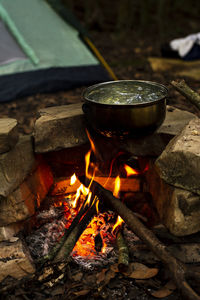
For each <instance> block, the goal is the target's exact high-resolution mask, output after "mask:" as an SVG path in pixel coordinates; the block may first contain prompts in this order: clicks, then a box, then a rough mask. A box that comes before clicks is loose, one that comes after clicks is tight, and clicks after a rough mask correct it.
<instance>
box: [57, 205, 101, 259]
mask: <svg viewBox="0 0 200 300" xmlns="http://www.w3.org/2000/svg"><path fill="white" fill-rule="evenodd" d="M95 204H96V202H95V203H94V204H93V205H92V206H91V207H89V208H88V210H87V212H86V213H85V215H84V217H83V218H82V219H81V221H80V222H79V223H78V224H77V225H76V226H75V227H74V229H73V230H72V231H71V233H70V234H69V235H68V237H67V239H66V240H65V242H64V244H63V246H62V247H61V248H60V250H59V252H58V254H57V255H56V256H55V259H54V261H53V262H55V263H57V262H63V261H65V262H67V261H68V260H69V258H70V253H71V252H72V250H73V248H74V246H75V245H76V242H77V241H78V239H79V237H80V236H81V234H82V233H83V231H84V230H85V228H86V227H87V225H88V224H89V222H90V221H91V219H92V217H93V216H94V214H95V212H96V205H95Z"/></svg>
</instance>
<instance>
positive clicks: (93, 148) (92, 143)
mask: <svg viewBox="0 0 200 300" xmlns="http://www.w3.org/2000/svg"><path fill="white" fill-rule="evenodd" d="M86 133H87V136H88V139H89V141H90V146H91V150H92V151H93V152H94V154H95V153H96V148H95V145H94V142H93V140H92V138H91V135H90V134H89V132H88V130H87V129H86Z"/></svg>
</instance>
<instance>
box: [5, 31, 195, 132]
mask: <svg viewBox="0 0 200 300" xmlns="http://www.w3.org/2000/svg"><path fill="white" fill-rule="evenodd" d="M90 36H91V38H92V41H93V42H94V44H95V45H96V47H97V49H98V50H99V51H100V53H101V54H102V56H103V57H104V59H105V60H106V61H107V63H108V64H109V65H110V67H111V68H112V70H113V71H114V73H115V75H116V76H117V78H118V79H137V80H152V81H156V82H158V83H161V84H164V85H166V86H167V87H168V88H169V99H168V104H170V105H173V106H176V107H178V108H180V109H183V110H188V111H190V112H193V113H196V114H198V111H197V109H196V108H195V107H193V106H192V105H191V104H190V103H189V102H188V100H186V99H185V98H184V97H183V96H181V95H180V94H179V93H178V92H176V91H175V90H174V89H173V88H172V87H171V85H170V81H171V80H173V79H177V78H176V77H175V76H174V73H173V72H171V73H170V71H169V70H166V71H164V72H154V71H153V70H152V68H151V65H150V63H149V61H148V58H149V57H160V42H159V39H158V40H155V39H153V38H151V36H147V37H146V38H145V39H143V38H139V37H138V36H137V37H134V35H131V33H130V34H126V35H124V36H122V35H121V36H120V35H117V34H114V33H112V32H104V31H92V32H90ZM179 78H183V77H179ZM184 79H186V82H187V83H188V84H189V85H190V86H191V87H192V88H194V89H195V90H196V91H198V88H200V87H199V85H198V81H197V80H193V79H191V78H185V77H184ZM85 88H86V87H80V88H76V89H73V90H69V91H60V92H56V93H51V94H36V95H33V96H29V97H24V98H20V99H16V100H14V101H11V102H8V103H0V116H1V117H10V118H15V119H17V121H18V124H19V130H20V131H21V132H22V133H24V134H30V133H31V132H32V130H33V127H34V123H35V120H36V117H37V114H38V111H39V110H40V109H42V108H44V107H49V106H57V105H65V104H72V103H77V102H79V101H82V93H83V90H84V89H85ZM199 91H200V90H199Z"/></svg>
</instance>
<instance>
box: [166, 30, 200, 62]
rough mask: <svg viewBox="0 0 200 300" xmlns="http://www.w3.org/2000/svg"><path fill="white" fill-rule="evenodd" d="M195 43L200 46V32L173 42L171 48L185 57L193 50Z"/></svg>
mask: <svg viewBox="0 0 200 300" xmlns="http://www.w3.org/2000/svg"><path fill="white" fill-rule="evenodd" d="M194 43H196V44H199V45H200V32H198V33H194V34H190V35H188V36H186V37H185V38H180V39H175V40H172V41H171V42H170V47H171V49H172V50H175V51H178V54H179V55H180V56H181V57H184V56H185V55H186V54H187V53H188V52H189V51H190V50H191V49H192V47H193V45H194Z"/></svg>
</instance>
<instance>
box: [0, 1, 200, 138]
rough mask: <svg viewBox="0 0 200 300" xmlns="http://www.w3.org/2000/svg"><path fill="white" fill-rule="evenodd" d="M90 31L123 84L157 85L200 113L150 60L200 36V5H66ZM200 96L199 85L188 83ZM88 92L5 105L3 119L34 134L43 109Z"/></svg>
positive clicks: (0, 114) (177, 103)
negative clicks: (150, 82) (190, 37)
mask: <svg viewBox="0 0 200 300" xmlns="http://www.w3.org/2000/svg"><path fill="white" fill-rule="evenodd" d="M62 1H63V4H64V5H66V6H67V7H68V8H70V9H71V10H72V12H73V13H74V15H75V16H76V17H77V18H78V19H79V20H80V22H81V24H83V26H84V27H85V28H86V29H87V31H88V33H89V36H90V37H91V40H92V41H93V43H94V44H95V46H96V47H97V48H98V50H99V51H100V53H101V54H102V56H103V57H104V58H105V60H106V61H107V62H108V64H109V65H110V67H111V68H112V70H113V71H114V73H115V74H116V76H117V77H118V79H141V80H153V81H157V82H159V83H162V84H165V85H166V86H167V87H168V88H169V100H168V103H169V104H171V105H174V106H176V107H178V108H181V109H184V110H188V111H191V112H194V113H196V114H198V112H197V109H195V108H194V107H193V106H192V105H191V104H190V103H189V102H188V100H186V99H185V98H184V97H182V96H180V95H179V94H178V92H176V91H174V89H173V88H172V87H171V85H170V81H171V80H173V79H177V78H175V77H174V74H173V73H169V72H168V71H167V70H166V72H162V73H160V72H153V71H152V69H151V66H150V64H149V62H148V57H152V56H156V57H160V56H161V46H162V45H163V44H164V43H167V42H169V41H170V40H171V39H174V38H179V37H184V36H186V35H188V34H192V33H196V32H198V31H200V30H199V27H200V22H199V17H200V1H198V0H190V1H184V0H146V1H142V0H119V1H114V0H107V1H106V0H62ZM184 79H185V80H186V82H187V83H188V84H189V85H190V86H191V87H192V88H193V89H195V90H196V91H199V92H200V87H199V81H197V80H192V79H191V78H184ZM84 88H85V87H81V88H77V89H74V90H71V91H60V92H59V93H54V94H46V95H42V94H37V95H33V96H30V97H26V98H21V99H16V100H15V101H12V102H10V103H1V104H0V117H12V118H16V119H17V120H18V123H19V129H20V131H21V132H22V133H25V134H29V133H31V132H32V130H33V126H34V122H35V119H36V116H37V113H38V111H39V109H41V108H44V107H48V106H55V105H64V104H70V103H76V102H78V101H82V92H83V90H84Z"/></svg>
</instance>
